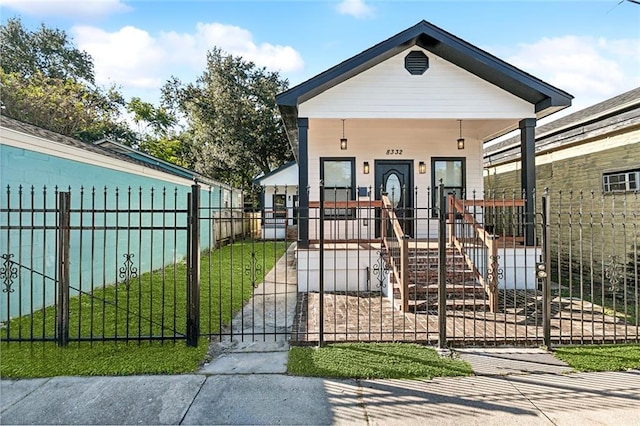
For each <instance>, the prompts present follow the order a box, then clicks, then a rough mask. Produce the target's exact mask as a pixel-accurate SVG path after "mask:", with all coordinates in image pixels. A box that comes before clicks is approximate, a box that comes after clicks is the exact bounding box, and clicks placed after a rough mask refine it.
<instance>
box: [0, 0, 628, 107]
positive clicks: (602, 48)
mask: <svg viewBox="0 0 640 426" xmlns="http://www.w3.org/2000/svg"><path fill="white" fill-rule="evenodd" d="M0 7H1V9H0V19H1V20H2V21H3V22H4V21H5V20H6V19H8V18H11V17H20V18H21V19H22V21H23V24H25V25H26V26H27V27H28V28H32V29H35V28H37V26H38V25H39V24H40V23H44V24H45V25H47V26H49V27H57V28H60V29H64V30H65V31H67V32H68V33H69V34H70V35H71V36H72V37H73V39H74V41H75V43H76V44H77V45H78V46H79V47H80V48H82V49H84V50H86V51H88V52H89V53H90V54H91V55H92V57H93V59H94V64H95V68H96V77H97V80H98V83H99V84H103V85H108V84H112V83H113V84H116V85H118V86H119V87H120V88H121V90H122V91H123V93H124V94H125V96H127V97H130V96H140V97H142V98H143V99H144V100H147V101H151V102H154V103H156V102H158V100H159V93H160V87H161V86H162V84H163V83H164V82H165V81H166V80H167V79H168V78H169V77H171V76H172V75H175V76H177V77H179V78H180V79H182V80H183V81H185V82H187V81H194V80H195V79H196V77H197V76H198V75H199V74H200V73H202V71H203V70H204V67H205V58H206V52H207V50H209V49H211V47H213V46H218V47H220V48H222V49H223V50H224V51H226V52H229V53H233V54H235V55H241V56H243V57H245V58H247V59H250V60H253V61H254V62H255V63H256V64H258V65H260V66H265V67H267V68H269V69H272V70H278V71H280V72H281V74H282V76H284V77H286V78H287V79H288V80H289V82H290V84H291V85H295V84H297V83H300V82H302V81H304V80H306V79H308V78H310V77H313V76H314V75H316V74H318V73H320V72H322V71H324V70H325V69H327V68H330V67H331V66H333V65H335V64H337V63H339V62H341V61H343V60H345V59H348V58H349V57H351V56H353V55H356V54H358V53H359V52H361V51H363V50H365V49H367V48H368V47H371V46H372V45H374V44H376V43H378V42H380V41H382V40H385V39H387V38H389V37H391V36H393V35H394V34H396V33H398V32H400V31H402V30H404V29H406V28H408V27H410V26H412V25H414V24H416V23H417V22H419V21H420V20H422V19H425V20H427V21H429V22H431V23H432V24H435V25H437V26H439V27H441V28H443V29H444V30H446V31H448V32H450V33H453V34H455V35H456V36H458V37H460V38H462V39H464V40H466V41H467V42H469V43H471V44H474V45H476V46H478V47H480V48H482V49H485V50H487V51H489V52H490V53H492V54H494V55H496V56H498V57H500V58H501V59H503V60H506V61H507V62H510V63H511V64H513V65H515V66H517V67H519V68H521V69H523V70H524V71H527V72H529V73H531V74H533V75H535V76H536V77H539V78H541V79H543V80H545V81H547V82H548V83H551V84H553V85H556V86H558V87H559V88H561V89H564V90H566V91H568V92H569V93H571V94H573V95H574V96H575V97H576V99H575V100H574V107H572V108H571V109H570V111H575V110H577V109H579V108H584V107H586V106H589V105H592V104H593V103H595V102H599V101H602V100H604V99H607V98H610V97H612V96H615V95H617V94H620V93H622V92H624V91H627V90H630V89H632V88H634V87H638V86H640V5H637V4H633V3H631V2H628V1H626V0H624V1H622V2H620V0H603V1H584V0H583V1H557V2H552V1H516V0H511V1H493V2H484V1H446V2H438V1H391V0H386V1H382V0H381V1H373V0H335V1H329V0H326V1H272V0H261V1H218V0H200V1H189V0H187V1H158V0H137V1H127V0H71V1H69V0H0ZM570 111H568V112H570Z"/></svg>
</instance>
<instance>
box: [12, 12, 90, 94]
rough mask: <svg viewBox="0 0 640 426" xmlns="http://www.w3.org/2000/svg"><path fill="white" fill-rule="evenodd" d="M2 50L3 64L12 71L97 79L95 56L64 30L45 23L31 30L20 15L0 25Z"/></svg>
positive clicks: (54, 76)
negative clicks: (80, 48)
mask: <svg viewBox="0 0 640 426" xmlns="http://www.w3.org/2000/svg"><path fill="white" fill-rule="evenodd" d="M0 51H2V55H1V56H0V66H1V67H2V69H3V70H4V71H5V72H6V73H8V74H13V73H16V74H18V75H20V76H22V77H26V78H28V77H31V76H34V75H36V74H42V75H44V76H45V77H49V78H59V79H62V80H67V79H71V80H74V81H78V80H85V81H87V82H89V83H92V84H93V83H94V73H93V60H92V59H91V56H90V55H89V54H88V53H87V52H84V51H81V50H79V49H77V48H76V47H75V46H74V45H73V43H72V42H71V40H70V39H69V38H68V37H67V34H66V33H65V32H64V31H62V30H59V29H56V28H47V27H45V25H44V24H41V26H40V29H39V30H38V31H35V32H29V31H27V30H26V29H25V28H24V27H23V26H22V22H21V21H20V19H17V18H12V19H9V20H7V23H6V24H5V25H2V26H0Z"/></svg>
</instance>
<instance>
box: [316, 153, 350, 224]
mask: <svg viewBox="0 0 640 426" xmlns="http://www.w3.org/2000/svg"><path fill="white" fill-rule="evenodd" d="M320 179H322V180H323V181H324V200H325V202H338V201H349V200H354V199H355V195H356V194H355V187H356V185H355V159H353V158H321V159H320ZM324 215H325V218H327V219H331V218H333V219H344V218H352V217H354V211H353V209H325V211H324Z"/></svg>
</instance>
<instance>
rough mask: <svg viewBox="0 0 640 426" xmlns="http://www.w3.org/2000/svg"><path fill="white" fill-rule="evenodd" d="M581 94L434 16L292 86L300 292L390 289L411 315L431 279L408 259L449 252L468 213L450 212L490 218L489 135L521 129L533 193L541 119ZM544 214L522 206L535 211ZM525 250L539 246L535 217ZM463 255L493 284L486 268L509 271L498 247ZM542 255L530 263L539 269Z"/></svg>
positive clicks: (285, 113) (526, 179) (287, 100)
mask: <svg viewBox="0 0 640 426" xmlns="http://www.w3.org/2000/svg"><path fill="white" fill-rule="evenodd" d="M571 99H572V96H571V95H570V94H568V93H566V92H564V91H562V90H560V89H558V88H556V87H554V86H552V85H550V84H548V83H545V82H544V81H541V80H540V79H538V78H536V77H534V76H532V75H530V74H528V73H526V72H524V71H521V70H519V69H518V68H516V67H514V66H512V65H510V64H508V63H506V62H504V61H502V60H500V59H499V58H497V57H495V56H493V55H491V54H489V53H487V52H485V51H483V50H481V49H479V48H477V47H475V46H473V45H471V44H469V43H467V42H466V41H464V40H461V39H459V38H458V37H456V36H455V35H453V34H450V33H448V32H446V31H445V30H443V29H441V28H438V27H436V26H435V25H433V24H431V23H429V22H426V21H421V22H419V23H417V24H416V25H414V26H413V27H410V28H408V29H406V30H404V31H402V32H400V33H399V34H396V35H394V36H393V37H391V38H389V39H387V40H385V41H383V42H381V43H379V44H377V45H375V46H373V47H371V48H369V49H367V50H365V51H363V52H362V53H360V54H357V55H356V56H354V57H352V58H349V59H347V60H345V61H343V62H341V63H340V64H338V65H336V66H334V67H332V68H330V69H328V70H326V71H324V72H322V73H321V74H319V75H317V76H315V77H313V78H311V79H309V80H307V81H305V82H303V83H301V84H299V85H297V86H295V87H292V88H291V89H289V90H287V91H285V92H283V93H281V94H279V95H278V96H277V98H276V100H277V104H278V106H279V109H280V112H281V115H282V118H283V121H284V124H285V127H286V131H287V135H288V139H289V142H290V145H291V147H292V150H293V152H294V156H295V159H296V161H297V163H298V168H299V169H298V183H299V187H300V188H301V191H300V194H299V199H298V202H299V206H298V209H299V218H298V251H297V265H298V286H299V289H300V290H301V291H316V290H318V289H319V288H320V286H324V290H325V291H340V292H343V291H347V292H349V291H374V290H376V291H377V290H382V291H383V292H387V293H388V295H389V296H390V297H395V300H396V303H397V304H398V305H399V307H401V308H402V309H403V310H406V309H407V307H408V302H409V301H408V300H407V299H408V297H407V292H408V288H409V287H411V286H413V288H414V290H415V289H416V287H417V286H418V285H419V284H420V283H419V282H416V281H414V282H412V281H411V280H410V279H409V278H410V276H414V277H416V276H418V272H417V271H408V270H407V265H408V264H411V263H414V264H416V263H418V264H420V263H421V261H420V260H419V259H418V258H419V257H422V256H427V257H429V256H431V257H433V254H432V253H431V254H429V253H430V252H431V251H432V250H436V253H437V245H436V246H434V242H435V241H437V237H438V236H439V235H442V232H441V228H440V227H439V224H440V222H439V220H438V218H439V217H441V215H442V214H444V213H445V212H447V211H449V212H450V213H452V212H451V211H450V210H449V209H456V210H459V211H458V212H457V213H458V214H456V215H455V216H453V215H448V216H450V217H451V218H453V217H455V218H456V220H459V219H460V218H461V219H462V220H465V219H469V220H470V221H471V222H473V221H474V220H476V219H477V220H479V222H480V223H481V222H482V220H481V219H482V207H481V206H480V204H479V203H478V201H481V200H479V199H482V194H483V190H484V183H483V145H484V143H485V142H488V141H491V140H493V139H495V138H497V137H500V136H502V135H505V134H506V133H508V132H511V131H513V130H518V129H519V130H520V138H519V141H518V145H519V146H520V149H521V152H522V153H523V156H522V170H523V179H522V188H523V190H524V193H525V194H532V193H533V191H534V188H535V187H536V183H535V169H534V163H533V149H534V131H535V126H536V120H537V119H540V118H543V117H546V116H548V115H550V114H553V113H554V112H557V111H559V110H562V109H564V108H566V107H568V106H570V105H571ZM440 183H441V184H442V185H443V188H444V192H445V193H446V194H452V195H453V196H454V197H455V198H457V199H458V200H460V199H464V198H465V197H466V198H468V199H471V198H475V200H474V203H469V204H467V206H463V207H462V208H458V207H456V206H458V204H456V203H455V201H452V200H449V201H447V204H444V205H443V201H442V198H441V196H442V194H441V193H440V191H439V187H440ZM303 188H309V190H308V191H306V190H303ZM525 198H526V197H525ZM471 204H473V205H471ZM448 206H450V207H448ZM478 206H480V207H478ZM467 207H473V209H472V210H473V211H472V212H471V213H472V214H468V213H469V211H468V209H467ZM533 208H534V206H533V203H531V202H527V201H525V202H523V209H524V214H525V215H526V214H528V215H531V216H532V215H533ZM451 225H453V220H449V228H448V230H447V235H448V237H447V238H450V241H449V244H448V245H449V246H451V247H454V246H456V244H457V246H456V247H457V250H458V251H461V252H464V251H465V247H466V243H465V242H464V241H461V240H456V239H455V238H453V237H454V235H453V233H454V228H453V227H452V226H451ZM467 225H468V226H467V228H468V229H471V230H472V231H471V232H472V233H473V234H474V238H475V237H478V238H480V239H481V240H482V241H484V242H482V241H481V242H480V243H481V244H485V245H487V244H488V245H489V246H490V245H491V243H490V242H489V240H490V238H489V237H490V235H489V233H487V232H485V231H484V230H483V229H482V227H481V226H475V225H474V224H473V223H469V224H467ZM522 245H523V247H534V246H535V245H536V239H535V229H534V227H533V226H532V225H531V224H529V223H527V224H526V226H525V235H524V242H523V244H522ZM473 246H474V247H477V245H476V244H475V243H474V244H473ZM407 249H409V251H410V253H408V250H407ZM474 250H475V248H474ZM321 251H322V253H323V254H320V252H321ZM421 253H422V254H421ZM425 253H426V254H425ZM461 255H462V256H463V258H464V260H465V263H466V264H467V265H468V266H469V267H470V268H472V269H474V268H475V270H476V272H477V280H476V281H480V282H483V283H484V284H483V285H484V287H485V290H488V286H489V284H490V283H488V282H487V276H488V275H493V279H494V280H495V276H496V275H497V274H491V272H490V271H489V268H490V266H491V265H490V264H489V263H487V262H489V261H488V260H487V259H490V258H488V257H487V250H486V247H485V249H482V250H478V251H477V253H476V254H473V253H463V254H461ZM536 255H537V256H539V251H535V250H533V251H532V252H531V253H530V254H527V256H529V257H530V258H532V257H535V256H536ZM409 258H413V259H415V260H413V261H411V260H408V259H409ZM427 263H428V261H427ZM534 263H535V262H534V261H533V260H529V261H528V267H529V268H528V269H527V274H531V273H532V272H531V271H532V270H533V265H534ZM493 266H494V267H495V265H493ZM501 266H502V265H501ZM488 271H489V272H488ZM424 276H429V274H426V275H424ZM423 278H424V277H423ZM489 278H490V279H489V281H491V277H489ZM421 279H422V278H418V281H420V280H421ZM504 279H505V280H507V279H506V278H504ZM509 280H510V281H513V280H515V278H514V277H512V278H510V279H509ZM531 280H533V278H531ZM427 281H428V280H427ZM388 283H393V287H394V289H393V290H394V291H393V292H391V291H388V290H387V289H388V288H389V287H391V286H390V285H389V286H387V284H388ZM422 284H426V283H425V282H424V280H423V282H422ZM491 285H493V286H494V287H495V285H496V283H495V282H493V284H491ZM503 285H514V283H513V282H506V281H505V282H504V283H503ZM394 292H395V293H396V295H395V296H394V295H393V294H392V293H394ZM413 302H416V301H415V300H414V301H413ZM416 303H417V302H416Z"/></svg>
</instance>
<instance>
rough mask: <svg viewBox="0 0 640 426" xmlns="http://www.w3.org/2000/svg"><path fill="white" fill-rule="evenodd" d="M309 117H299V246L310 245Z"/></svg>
mask: <svg viewBox="0 0 640 426" xmlns="http://www.w3.org/2000/svg"><path fill="white" fill-rule="evenodd" d="M308 140H309V119H308V118H306V117H303V118H298V214H299V215H300V218H299V220H298V247H300V248H307V247H309V192H308V190H307V187H308V186H309V147H308Z"/></svg>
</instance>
